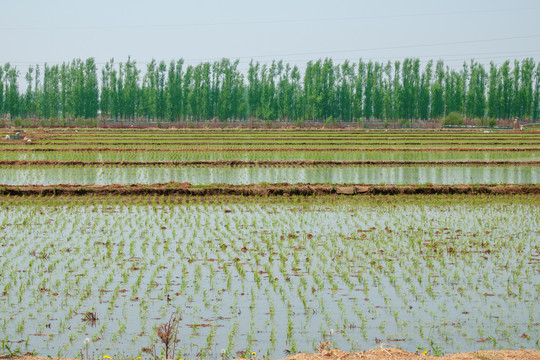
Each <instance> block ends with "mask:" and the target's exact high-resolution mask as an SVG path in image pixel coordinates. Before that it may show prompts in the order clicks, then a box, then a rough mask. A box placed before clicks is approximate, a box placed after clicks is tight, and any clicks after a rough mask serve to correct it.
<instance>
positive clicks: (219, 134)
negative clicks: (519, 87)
mask: <svg viewBox="0 0 540 360" xmlns="http://www.w3.org/2000/svg"><path fill="white" fill-rule="evenodd" d="M47 135H48V136H47V140H49V141H50V140H53V141H54V140H72V139H77V140H110V139H120V140H130V139H131V140H155V139H160V140H214V139H238V140H269V139H270V140H273V139H275V138H276V137H279V138H281V139H309V140H320V139H323V140H325V139H362V140H364V139H380V140H389V139H392V140H413V139H414V140H437V139H444V140H446V139H448V138H451V139H454V140H471V139H473V140H485V139H486V138H489V139H503V140H505V139H514V140H518V139H534V138H535V137H536V134H534V133H527V132H496V133H490V134H488V135H486V134H485V133H483V132H479V131H475V132H433V131H428V132H422V131H415V132H404V131H400V132H392V131H366V130H359V131H346V130H340V131H330V132H325V131H316V132H313V131H294V130H279V131H261V130H245V131H225V130H223V131H211V130H202V131H184V130H169V131H163V130H161V131H141V130H134V131H119V130H111V131H104V130H99V131H94V132H85V131H79V130H78V131H77V132H69V131H56V132H54V133H53V134H52V136H51V133H48V134H47Z"/></svg>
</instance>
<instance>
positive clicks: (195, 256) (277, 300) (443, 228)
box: [0, 129, 540, 359]
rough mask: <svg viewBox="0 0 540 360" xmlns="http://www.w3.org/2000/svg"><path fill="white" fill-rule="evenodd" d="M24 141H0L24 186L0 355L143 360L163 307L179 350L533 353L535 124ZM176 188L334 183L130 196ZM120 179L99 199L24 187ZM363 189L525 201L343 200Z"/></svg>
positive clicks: (538, 202) (8, 199) (186, 354)
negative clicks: (311, 191) (320, 190)
mask: <svg viewBox="0 0 540 360" xmlns="http://www.w3.org/2000/svg"><path fill="white" fill-rule="evenodd" d="M24 135H25V136H27V137H28V138H30V139H32V141H31V142H27V141H23V140H15V141H8V140H2V141H0V184H1V185H0V187H1V188H2V189H5V188H9V189H16V190H17V191H15V192H13V191H12V192H11V193H9V192H2V194H3V195H0V209H1V211H0V314H2V316H1V317H0V339H1V340H3V342H2V344H3V346H8V347H9V349H10V351H11V350H13V349H18V350H20V352H21V353H24V352H33V353H34V354H38V355H42V356H59V357H78V358H86V357H91V358H98V357H102V356H104V355H105V356H110V357H114V358H123V359H124V358H137V357H138V356H141V357H142V358H150V357H152V356H151V355H150V354H149V353H148V351H147V352H145V351H144V348H147V349H148V348H151V347H152V346H154V350H155V351H156V352H158V353H159V351H161V349H162V344H161V340H160V339H159V338H158V336H157V332H156V328H157V327H158V326H159V325H160V324H163V323H165V322H167V321H168V320H169V319H170V318H171V316H176V317H177V318H178V319H179V325H178V328H177V334H178V340H179V341H178V342H177V343H176V344H175V345H176V349H175V350H176V353H175V354H174V356H175V357H178V358H184V359H194V358H208V359H216V358H220V359H226V358H227V359H228V358H234V357H238V356H246V357H257V358H263V357H264V358H272V359H274V358H280V357H283V356H284V355H285V353H292V354H294V353H296V352H300V351H301V352H313V351H315V350H316V349H317V345H318V344H319V343H323V342H326V341H327V342H328V344H330V345H331V346H332V347H337V348H340V349H343V350H346V351H358V350H367V349H372V348H374V347H375V346H377V345H378V344H381V343H385V344H391V345H395V346H398V347H400V348H402V349H405V350H408V351H411V352H423V351H427V352H428V353H431V354H433V355H440V354H443V353H455V352H463V351H475V350H479V349H518V348H526V349H537V350H539V349H540V305H539V304H540V190H539V187H538V185H539V183H540V167H539V165H540V133H537V132H494V133H483V132H473V131H470V132H463V131H460V132H457V131H454V132H442V131H424V132H419V131H415V132H412V131H395V132H386V131H369V132H368V131H362V130H356V131H347V130H231V129H229V130H203V129H190V130H185V129H183V130H182V129H174V130H163V129H145V130H137V129H131V130H120V129H116V130H106V129H105V130H99V129H54V130H45V129H34V130H29V131H28V132H26V133H24ZM171 182H174V183H183V184H184V185H183V186H185V187H188V188H189V187H193V188H196V187H208V186H211V187H214V188H219V187H227V186H232V185H249V184H257V186H260V187H263V188H264V187H265V186H269V185H279V184H297V185H299V186H300V185H306V186H307V185H324V186H326V189H328V191H326V192H325V193H324V194H320V195H312V196H303V195H287V196H284V195H279V196H277V195H262V196H259V195H256V196H254V195H251V196H247V195H246V196H241V195H211V194H210V195H209V194H208V193H207V195H205V196H197V195H181V194H174V193H167V194H162V195H159V192H154V193H151V194H146V195H145V194H144V193H143V194H135V193H134V192H129V191H123V190H122V189H129V188H130V187H131V186H134V185H145V186H148V187H152V186H158V185H159V186H166V185H163V184H167V183H171ZM115 184H117V189H119V190H118V191H117V192H110V193H108V194H105V195H104V194H96V193H94V194H88V193H86V194H85V193H84V192H80V193H78V192H74V193H72V194H70V195H43V196H39V195H35V192H30V191H29V190H28V189H30V188H32V187H35V186H38V185H43V187H44V188H55V187H58V186H60V185H81V186H88V187H95V186H101V185H110V186H114V185H115ZM362 185H367V186H375V185H416V186H439V185H459V186H469V187H478V186H492V187H497V188H503V189H504V188H505V187H507V186H518V187H519V186H521V187H526V188H527V189H528V190H527V192H522V191H513V192H509V193H507V194H504V191H503V192H501V193H499V194H489V193H487V194H476V195H472V194H432V195H423V194H420V193H418V194H415V193H414V191H413V192H412V193H410V194H408V195H403V194H401V195H373V194H372V193H369V192H363V193H357V192H353V193H350V194H351V195H346V194H347V192H340V191H339V189H341V188H346V187H352V186H357V187H358V186H362ZM13 194H16V195H13ZM85 339H89V340H90V341H89V342H88V343H87V344H85ZM5 349H6V348H4V349H3V350H5ZM1 352H2V349H0V353H1ZM4 352H5V351H4ZM284 352H285V353H284Z"/></svg>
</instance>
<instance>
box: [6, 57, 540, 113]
mask: <svg viewBox="0 0 540 360" xmlns="http://www.w3.org/2000/svg"><path fill="white" fill-rule="evenodd" d="M238 65H239V61H238V60H237V61H231V60H228V59H223V60H221V61H217V62H214V63H209V62H205V63H200V64H198V65H186V64H184V61H183V60H182V59H181V60H178V61H171V62H170V63H169V64H168V65H167V64H166V63H165V62H164V61H161V62H159V63H158V62H156V61H155V60H152V61H151V62H150V63H148V64H147V66H146V71H145V72H144V73H142V71H141V70H140V68H139V67H138V66H137V64H136V62H135V61H133V60H132V59H131V58H128V60H127V62H125V63H119V64H116V63H115V62H114V60H110V61H109V62H107V63H106V64H105V65H104V66H103V67H102V68H101V71H99V70H98V68H97V66H96V63H95V60H94V59H93V58H89V59H87V60H85V61H82V60H80V59H76V60H73V61H72V62H70V63H64V64H62V65H51V66H49V65H47V64H45V65H44V66H43V68H41V67H40V66H39V65H36V66H30V67H29V68H28V71H27V72H26V74H25V80H26V83H25V85H26V87H25V90H24V91H20V83H19V81H20V79H19V75H20V73H19V71H18V70H17V68H16V67H13V66H11V65H10V64H9V63H7V64H5V65H4V66H0V114H3V115H4V116H10V117H12V118H13V117H26V118H28V117H34V118H46V119H49V118H55V119H57V118H60V119H73V118H85V119H91V118H97V117H99V116H100V117H102V118H116V119H135V118H144V119H154V120H171V121H178V120H205V119H212V118H218V119H220V120H228V119H248V118H255V119H264V120H276V119H282V120H293V121H295V120H329V119H332V120H345V121H356V120H359V119H373V118H375V119H384V120H397V119H438V118H442V117H443V116H444V115H445V114H446V113H450V112H457V113H460V114H462V115H464V116H467V117H470V118H492V119H510V118H514V117H519V118H534V119H538V118H539V117H540V104H539V101H540V64H536V63H535V62H534V61H533V59H530V58H529V59H525V60H523V61H521V62H519V61H514V62H513V63H511V62H510V61H506V62H504V63H503V64H502V65H500V66H497V65H495V64H494V63H493V62H492V63H491V64H490V66H489V68H488V69H486V68H485V67H484V66H483V65H482V64H479V63H477V62H474V61H471V62H470V63H464V64H463V67H462V68H461V69H460V70H455V69H451V68H449V67H447V66H445V65H444V63H443V62H442V61H437V62H433V61H429V62H427V63H426V64H425V65H424V66H421V64H420V60H418V59H404V60H403V61H396V62H393V63H392V62H387V63H381V62H374V61H368V62H365V61H363V60H360V61H358V62H356V63H353V62H349V61H345V62H344V63H342V64H334V62H333V61H332V59H324V60H317V61H310V62H308V63H307V64H306V67H305V69H304V70H303V71H300V69H299V68H298V66H296V65H292V66H291V65H290V64H287V63H284V62H283V61H274V62H272V63H271V64H270V65H267V64H260V63H258V62H253V61H252V62H250V64H249V69H248V70H247V72H246V73H243V72H242V71H240V70H239V68H238ZM23 81H24V80H23Z"/></svg>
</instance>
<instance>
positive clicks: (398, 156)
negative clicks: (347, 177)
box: [0, 150, 540, 162]
mask: <svg viewBox="0 0 540 360" xmlns="http://www.w3.org/2000/svg"><path fill="white" fill-rule="evenodd" d="M0 160H47V161H102V162H107V161H140V162H149V161H217V160H249V161H269V160H273V161H287V160H308V161H309V160H312V161H382V160H385V161H470V160H477V161H478V160H480V161H539V160H540V152H524V151H500V152H496V151H488V152H480V151H454V152H453V151H448V152H422V151H417V152H416V151H415V152H413V151H402V152H400V151H368V152H362V151H358V152H354V151H346V152H339V151H337V152H322V151H264V150H261V151H250V152H243V151H230V152H218V151H207V152H203V151H193V152H187V151H186V152H170V151H147V152H126V151H121V152H118V151H117V152H115V151H89V150H80V151H65V152H63V151H35V152H34V151H26V152H21V151H13V152H11V151H1V152H0Z"/></svg>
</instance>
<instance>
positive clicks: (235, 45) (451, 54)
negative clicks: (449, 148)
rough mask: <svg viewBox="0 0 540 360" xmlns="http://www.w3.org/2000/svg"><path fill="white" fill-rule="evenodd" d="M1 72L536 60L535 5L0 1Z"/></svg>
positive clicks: (522, 1) (471, 0)
mask: <svg viewBox="0 0 540 360" xmlns="http://www.w3.org/2000/svg"><path fill="white" fill-rule="evenodd" d="M0 9H1V13H0V14H1V15H0V19H1V21H0V37H1V39H2V40H1V42H0V64H3V63H5V62H10V63H11V64H12V65H16V66H17V67H18V68H19V69H21V72H22V71H24V69H25V68H26V66H27V65H28V64H43V63H44V62H47V63H49V64H54V63H61V62H64V61H70V60H72V59H74V58H83V59H84V58H88V57H94V58H95V59H96V61H97V62H98V64H101V63H103V62H105V61H107V60H109V59H110V58H114V59H115V61H116V62H119V61H122V62H123V61H125V60H126V59H127V57H128V55H131V57H132V58H133V59H135V60H136V61H137V63H138V64H139V65H141V66H142V65H144V64H145V63H147V62H148V61H149V60H151V59H152V58H155V59H157V60H165V61H166V62H169V61H170V60H171V59H179V58H184V59H185V60H186V62H187V63H199V62H201V61H214V60H217V59H220V58H223V57H227V58H231V59H240V60H241V66H240V68H241V69H245V68H246V67H247V64H248V63H249V60H250V59H252V58H253V59H254V60H259V61H261V62H268V61H271V60H272V59H276V60H279V59H283V60H285V61H286V62H290V63H297V64H303V63H305V62H307V61H308V60H313V59H318V58H325V57H332V58H333V59H334V60H335V61H336V62H341V61H342V60H343V59H350V60H353V61H357V60H358V59H359V58H363V59H366V60H368V59H372V60H377V61H387V60H398V59H403V58H405V57H418V58H420V59H421V60H422V61H423V62H425V61H426V60H428V59H435V60H437V59H443V60H445V63H446V64H447V65H449V66H451V67H460V66H461V64H462V63H463V61H464V60H469V59H471V58H474V59H476V60H477V61H479V62H482V63H489V61H490V60H494V61H495V62H497V63H500V62H502V61H504V60H505V59H523V58H525V57H533V58H535V59H536V60H537V61H538V60H539V59H540V26H539V25H540V21H539V19H540V1H539V0H514V1H507V0H506V1H503V0H466V1H465V0H451V1H441V0H424V1H420V0H418V1H405V0H377V1H376V0H372V1H363V0H355V1H353V0H341V1H340V0H334V1H329V0H325V1H322V0H288V1H284V0H273V1H262V0H261V1H257V0H221V1H220V0H199V1H172V0H154V1H140V0H107V1H105V0H93V1H77V0H48V1H37V0H35V1H30V0H0Z"/></svg>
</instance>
